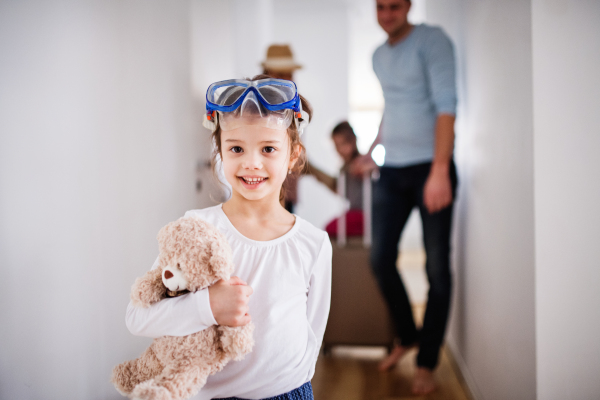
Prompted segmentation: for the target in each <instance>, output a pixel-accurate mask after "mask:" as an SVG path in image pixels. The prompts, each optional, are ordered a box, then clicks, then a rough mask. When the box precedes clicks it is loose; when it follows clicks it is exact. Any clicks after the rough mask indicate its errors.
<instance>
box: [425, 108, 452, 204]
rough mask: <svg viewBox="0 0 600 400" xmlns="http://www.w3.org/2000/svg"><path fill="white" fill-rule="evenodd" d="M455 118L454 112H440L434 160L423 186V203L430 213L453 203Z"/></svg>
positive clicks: (436, 129)
mask: <svg viewBox="0 0 600 400" xmlns="http://www.w3.org/2000/svg"><path fill="white" fill-rule="evenodd" d="M454 120H455V117H454V115H452V114H440V115H438V117H437V121H436V125H435V148H434V155H433V161H432V163H431V170H430V171H429V176H428V178H427V181H426V182H425V187H424V188H423V203H425V207H427V210H429V212H430V213H434V212H437V211H440V210H441V209H443V208H445V207H447V206H448V205H450V203H452V183H451V180H450V161H451V160H452V151H453V150H454Z"/></svg>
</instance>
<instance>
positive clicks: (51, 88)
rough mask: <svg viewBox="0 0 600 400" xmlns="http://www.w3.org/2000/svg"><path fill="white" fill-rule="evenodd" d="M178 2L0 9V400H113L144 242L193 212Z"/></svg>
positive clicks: (127, 352) (144, 260)
mask: <svg viewBox="0 0 600 400" xmlns="http://www.w3.org/2000/svg"><path fill="white" fill-rule="evenodd" d="M189 29H190V24H189V2H188V1H171V2H159V1H134V0H127V1H121V2H106V1H100V0H93V1H87V2H80V1H62V2H56V1H51V2H48V1H27V2H22V1H2V2H0V88H1V89H0V271H1V276H2V287H3V289H2V291H0V304H2V307H1V309H0V320H1V321H2V322H1V323H0V398H1V399H19V400H39V399H64V400H70V399H72V400H81V399H86V400H94V399H98V400H100V399H102V400H107V399H121V398H122V396H121V395H120V394H119V393H118V392H117V391H116V390H115V389H114V388H113V387H112V385H111V384H110V383H109V377H110V373H111V369H112V367H113V366H114V365H115V364H117V363H119V362H122V361H124V360H126V359H131V358H133V357H135V356H137V355H139V354H140V353H141V351H142V350H143V349H144V348H146V347H147V345H148V344H149V340H147V339H143V338H136V337H133V336H132V335H131V334H130V333H129V332H128V331H127V328H126V327H125V321H124V317H125V307H126V305H127V302H128V296H129V289H130V286H131V284H132V283H133V281H134V279H135V277H136V276H139V275H141V274H143V273H144V272H145V271H146V270H147V269H148V268H150V266H151V265H152V263H153V261H154V258H155V257H156V254H157V252H158V248H157V242H156V234H157V232H158V230H159V229H160V227H162V226H163V225H164V224H166V223H167V222H169V221H170V220H173V219H175V218H178V217H179V216H181V215H182V213H183V212H184V211H185V210H187V209H190V208H194V207H195V205H196V202H197V198H196V192H195V175H194V174H195V167H196V160H197V157H198V154H197V152H198V142H197V129H198V127H199V124H198V120H197V119H196V118H195V117H194V109H193V107H194V105H193V101H192V96H191V91H190V87H191V85H190V55H189V54H190V52H189V46H190V32H189Z"/></svg>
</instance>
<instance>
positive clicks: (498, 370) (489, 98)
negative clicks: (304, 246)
mask: <svg viewBox="0 0 600 400" xmlns="http://www.w3.org/2000/svg"><path fill="white" fill-rule="evenodd" d="M426 16H427V20H428V21H429V22H430V23H433V24H439V25H441V26H442V27H443V28H444V29H445V30H446V32H447V33H449V34H450V36H451V38H452V39H453V41H454V43H455V48H456V53H457V60H458V66H459V69H458V71H459V77H458V81H459V109H458V121H457V124H456V153H455V154H456V160H457V164H458V170H459V181H460V183H459V192H458V201H457V206H456V213H455V241H454V257H453V261H454V264H453V265H454V278H455V287H454V303H453V305H452V315H451V321H450V326H449V338H448V342H449V345H450V347H451V349H452V350H453V353H454V354H455V356H456V357H457V359H458V361H459V363H460V365H461V368H462V370H463V373H464V375H465V378H466V379H467V381H468V383H469V386H470V387H471V390H472V391H473V394H474V395H475V398H477V399H533V398H535V397H536V374H535V363H536V355H535V308H534V291H535V281H534V219H533V211H534V208H533V207H534V202H533V201H534V193H533V117H532V111H533V108H532V107H533V105H532V61H531V59H532V58H531V57H532V56H531V10H530V3H529V2H528V1H517V0H512V1H503V2H489V1H476V0H462V1H461V0H453V1H448V0H435V1H434V0H427V14H426Z"/></svg>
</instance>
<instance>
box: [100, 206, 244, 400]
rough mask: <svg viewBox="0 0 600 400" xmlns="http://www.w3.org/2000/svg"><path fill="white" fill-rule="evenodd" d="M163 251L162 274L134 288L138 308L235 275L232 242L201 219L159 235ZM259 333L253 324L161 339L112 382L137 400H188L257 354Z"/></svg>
mask: <svg viewBox="0 0 600 400" xmlns="http://www.w3.org/2000/svg"><path fill="white" fill-rule="evenodd" d="M158 245H159V256H158V260H159V265H158V268H155V269H152V270H150V271H148V272H147V273H146V274H145V275H144V276H142V277H141V278H138V279H137V280H136V281H135V283H134V285H133V287H132V288H131V301H132V304H133V305H134V306H136V307H149V306H150V305H152V304H154V303H156V302H158V301H160V300H162V299H164V298H166V297H173V296H178V295H182V294H185V293H188V292H195V291H197V290H201V289H204V288H206V287H208V286H210V285H212V284H213V283H215V282H216V281H218V280H219V279H223V280H227V279H229V278H230V276H231V274H232V273H233V263H232V252H231V248H230V247H229V244H228V243H227V240H226V239H225V237H224V236H223V235H222V234H221V233H220V232H219V231H218V230H217V229H216V228H215V227H214V226H212V225H211V224H209V223H208V222H206V221H203V220H202V219H200V218H197V217H194V216H185V217H182V218H180V219H178V220H177V221H173V222H171V223H169V224H167V225H166V226H164V227H163V228H162V229H161V230H160V232H159V233H158ZM253 330H254V325H253V324H252V322H250V323H249V324H247V325H245V326H242V327H228V326H219V325H213V326H211V327H210V328H207V329H205V330H203V331H200V332H197V333H193V334H191V335H188V336H183V337H176V336H164V337H160V338H156V339H154V341H153V342H152V344H151V345H150V347H149V348H148V349H146V350H145V351H144V352H143V353H142V355H141V356H140V357H139V358H137V359H135V360H131V361H127V362H124V363H122V364H120V365H117V366H116V367H115V368H114V370H113V374H112V378H111V381H112V383H113V384H114V385H115V387H116V388H117V390H118V391H119V392H120V393H121V394H123V395H125V396H128V397H130V398H132V399H143V400H183V399H187V398H189V397H191V396H193V395H195V394H196V393H198V391H199V390H200V389H201V388H202V387H203V386H204V384H205V383H206V379H207V377H208V376H209V375H211V374H214V373H215V372H217V371H220V370H221V369H222V368H223V367H224V366H225V365H226V364H227V363H228V362H229V361H231V360H241V359H243V358H244V356H245V355H246V354H248V353H249V352H250V351H251V350H252V347H253V345H254V340H253V336H252V333H253Z"/></svg>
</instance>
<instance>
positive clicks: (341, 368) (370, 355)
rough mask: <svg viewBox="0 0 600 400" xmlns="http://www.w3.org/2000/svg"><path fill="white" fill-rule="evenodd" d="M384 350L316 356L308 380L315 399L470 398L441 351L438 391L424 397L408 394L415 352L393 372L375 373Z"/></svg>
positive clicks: (342, 350)
mask: <svg viewBox="0 0 600 400" xmlns="http://www.w3.org/2000/svg"><path fill="white" fill-rule="evenodd" d="M384 353H385V350H384V349H362V348H339V349H334V350H333V352H332V354H331V355H328V356H323V355H321V356H320V357H319V360H318V361H317V368H316V370H315V376H314V377H313V380H312V385H313V391H314V394H315V400H404V399H411V400H418V399H428V400H469V399H470V397H469V396H468V395H467V392H466V390H465V388H464V386H463V383H462V382H461V380H460V379H459V378H458V375H457V374H456V373H455V371H454V368H453V363H452V362H451V359H450V358H449V355H448V354H447V353H446V351H445V350H443V351H442V354H441V360H440V365H439V367H438V368H437V369H436V371H435V378H436V381H437V383H438V385H439V388H438V389H437V390H436V391H435V392H434V393H432V394H430V395H427V396H415V395H413V394H412V393H411V390H410V389H411V382H412V376H413V374H414V371H415V358H416V354H417V351H416V350H412V351H411V352H410V353H409V354H407V355H406V357H404V358H403V359H402V361H401V362H400V363H399V365H398V366H397V367H396V369H394V370H392V371H388V372H384V373H380V372H379V371H377V363H378V360H379V359H381V357H383V355H384Z"/></svg>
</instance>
